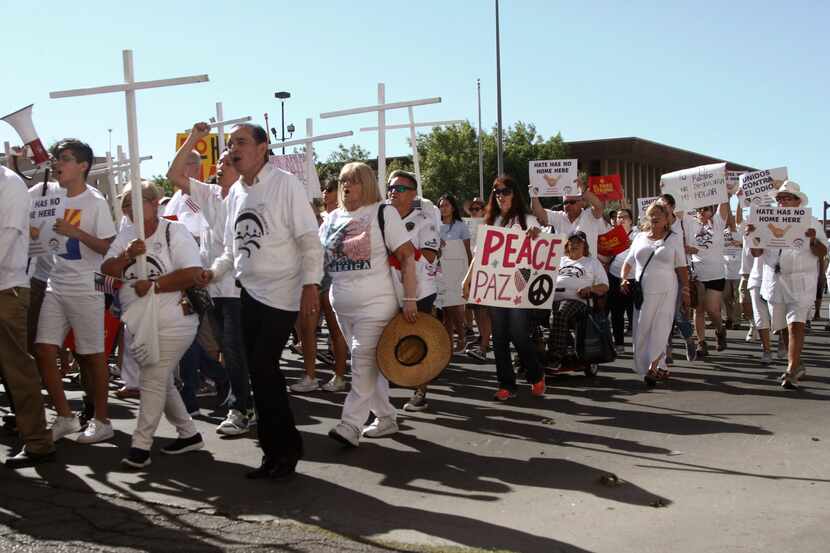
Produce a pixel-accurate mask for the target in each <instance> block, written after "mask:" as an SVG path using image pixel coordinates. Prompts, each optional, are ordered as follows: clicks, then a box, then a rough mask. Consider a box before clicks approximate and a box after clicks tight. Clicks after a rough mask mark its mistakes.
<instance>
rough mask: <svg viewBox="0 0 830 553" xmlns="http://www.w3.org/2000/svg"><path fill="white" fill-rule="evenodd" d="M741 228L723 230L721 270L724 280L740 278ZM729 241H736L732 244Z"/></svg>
mask: <svg viewBox="0 0 830 553" xmlns="http://www.w3.org/2000/svg"><path fill="white" fill-rule="evenodd" d="M741 231H742V229H741V228H738V229H737V230H736V231H735V232H732V231H730V230H729V229H728V228H727V229H724V231H723V241H724V244H723V270H724V273H725V278H726V280H738V279H740V278H741V263H742V261H743V241H742V240H741V236H743V234H742V233H741ZM731 242H737V243H738V244H739V245H737V246H736V245H734V244H732V243H731Z"/></svg>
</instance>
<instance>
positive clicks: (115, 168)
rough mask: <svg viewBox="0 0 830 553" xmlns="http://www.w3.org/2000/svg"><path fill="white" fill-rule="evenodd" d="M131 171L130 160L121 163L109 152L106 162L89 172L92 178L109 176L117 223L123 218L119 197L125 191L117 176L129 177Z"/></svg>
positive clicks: (148, 157) (110, 199) (144, 157)
mask: <svg viewBox="0 0 830 553" xmlns="http://www.w3.org/2000/svg"><path fill="white" fill-rule="evenodd" d="M122 156H123V152H122ZM151 159H153V156H142V157H141V158H139V160H138V161H139V163H141V162H142V161H149V160H151ZM129 169H130V160H128V159H121V160H119V161H115V160H114V159H113V157H112V153H111V152H107V155H106V161H105V162H104V163H98V164H96V165H93V166H92V169H90V170H89V176H90V177H97V176H99V175H106V176H107V186H108V188H109V194H108V195H109V201H110V208H111V209H112V215H113V217H115V220H116V221H118V220H119V219H120V218H121V217H120V216H119V213H120V210H119V209H118V195H119V194H120V193H121V190H122V189H123V186H120V187H119V180H117V179H116V175H120V176H124V175H127V174H128V173H127V172H128V171H129Z"/></svg>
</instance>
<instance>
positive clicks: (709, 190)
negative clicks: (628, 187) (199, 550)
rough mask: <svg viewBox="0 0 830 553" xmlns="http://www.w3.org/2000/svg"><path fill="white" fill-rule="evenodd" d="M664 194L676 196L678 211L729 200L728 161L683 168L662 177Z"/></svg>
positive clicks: (661, 184) (661, 182)
mask: <svg viewBox="0 0 830 553" xmlns="http://www.w3.org/2000/svg"><path fill="white" fill-rule="evenodd" d="M660 186H661V187H662V189H663V194H671V195H672V196H674V200H675V209H676V210H677V211H690V210H692V209H697V208H698V207H706V206H707V205H720V204H722V203H724V202H726V201H728V200H729V196H728V195H727V193H726V163H713V164H711V165H701V166H699V167H693V168H691V169H682V170H680V171H674V172H673V173H667V174H665V175H663V176H662V177H660Z"/></svg>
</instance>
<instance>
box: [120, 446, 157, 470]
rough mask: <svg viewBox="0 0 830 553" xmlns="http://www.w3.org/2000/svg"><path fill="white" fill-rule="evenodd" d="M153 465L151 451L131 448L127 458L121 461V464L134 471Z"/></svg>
mask: <svg viewBox="0 0 830 553" xmlns="http://www.w3.org/2000/svg"><path fill="white" fill-rule="evenodd" d="M150 463H152V461H151V460H150V450H148V449H139V448H137V447H131V448H130V450H129V451H128V452H127V456H126V457H124V458H123V459H121V464H122V465H124V466H126V467H129V468H132V469H143V468H144V467H147V466H149V465H150Z"/></svg>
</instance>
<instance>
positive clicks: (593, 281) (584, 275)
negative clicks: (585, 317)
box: [553, 256, 608, 303]
mask: <svg viewBox="0 0 830 553" xmlns="http://www.w3.org/2000/svg"><path fill="white" fill-rule="evenodd" d="M599 284H605V285H606V286H608V275H607V274H606V273H605V268H604V267H603V266H602V263H600V262H599V260H598V259H597V258H595V257H593V256H583V257H580V258H579V259H571V258H570V257H568V256H564V257H563V258H562V262H561V263H560V264H559V275H558V276H557V277H556V291H555V293H554V295H553V297H554V301H562V300H576V301H581V302H582V303H587V300H585V299H584V298H580V297H579V296H578V295H577V291H579V290H580V289H582V288H586V287H588V286H597V285H599Z"/></svg>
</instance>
